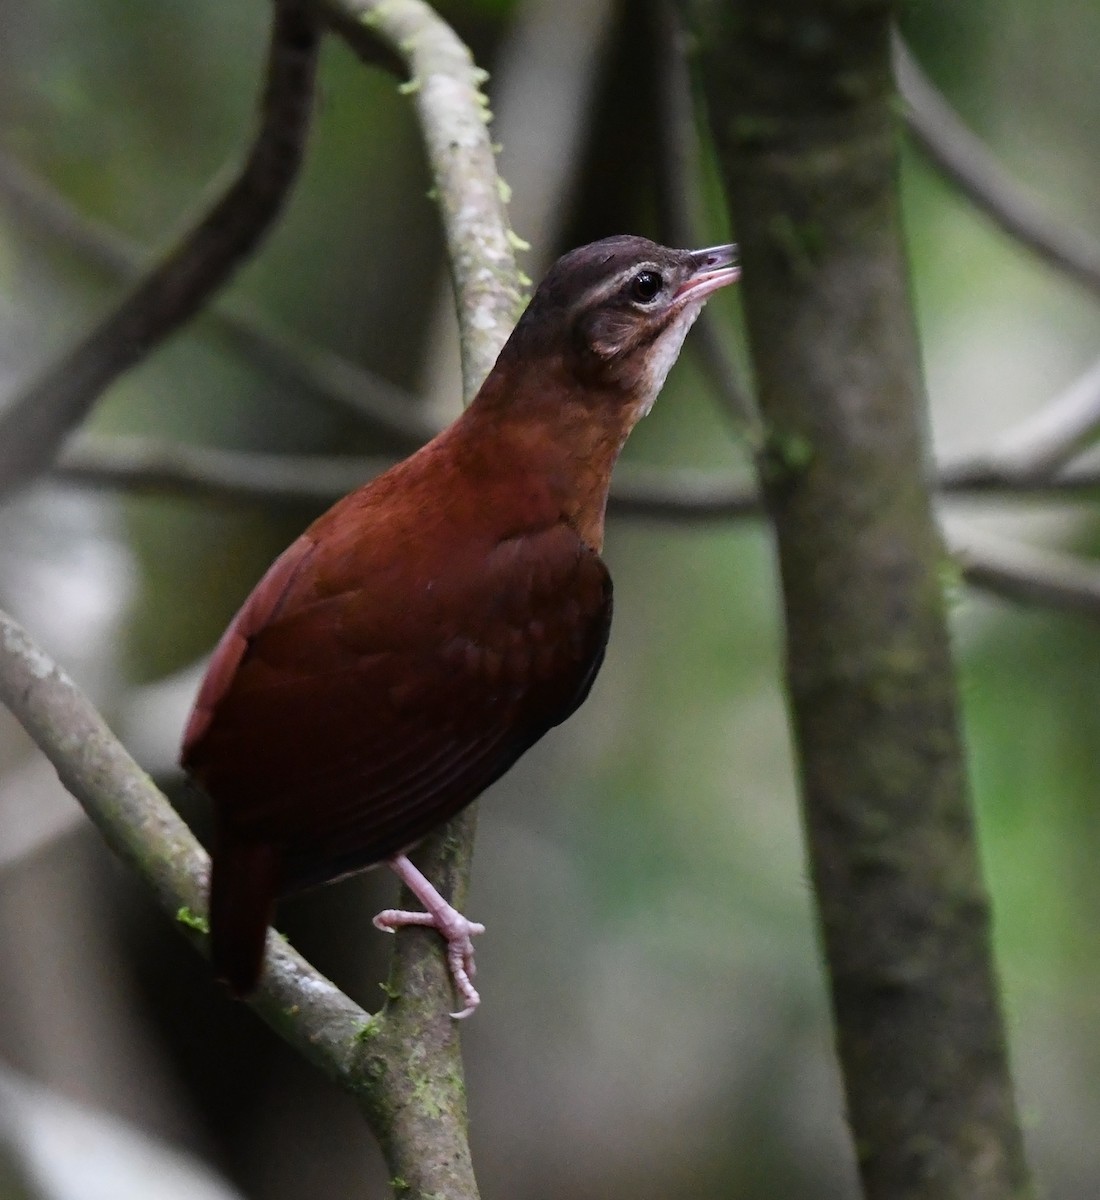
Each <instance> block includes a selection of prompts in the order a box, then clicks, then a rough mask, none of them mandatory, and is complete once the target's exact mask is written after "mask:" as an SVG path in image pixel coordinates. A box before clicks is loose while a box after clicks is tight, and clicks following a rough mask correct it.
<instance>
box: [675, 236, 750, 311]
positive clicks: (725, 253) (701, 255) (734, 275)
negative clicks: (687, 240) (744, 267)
mask: <svg viewBox="0 0 1100 1200" xmlns="http://www.w3.org/2000/svg"><path fill="white" fill-rule="evenodd" d="M691 260H692V264H693V266H694V268H695V269H694V272H693V274H692V275H691V276H689V278H688V279H687V280H685V281H684V282H683V283H682V284H681V285H680V286H679V288H677V290H676V296H675V299H676V300H681V301H682V300H687V299H691V300H693V301H694V300H703V299H705V298H706V297H707V296H709V295H710V294H711V292H716V291H717V290H718V289H719V288H721V287H725V286H726V284H727V283H736V282H737V280H738V279H740V278H741V268H740V266H738V263H737V246H736V245H735V244H734V243H732V242H731V243H730V244H729V245H726V246H708V247H707V248H706V249H705V250H693V251H692V252H691Z"/></svg>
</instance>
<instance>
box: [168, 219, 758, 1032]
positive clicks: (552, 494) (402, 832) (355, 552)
mask: <svg viewBox="0 0 1100 1200" xmlns="http://www.w3.org/2000/svg"><path fill="white" fill-rule="evenodd" d="M739 275H740V268H739V266H738V265H737V248H736V246H735V245H720V246H712V247H709V248H706V249H702V250H675V249H669V248H668V247H665V246H661V245H658V244H657V243H655V242H652V241H649V240H648V239H646V238H643V237H638V236H634V235H619V236H615V237H609V238H604V239H602V240H600V241H597V242H593V243H591V244H589V245H585V246H581V247H580V248H578V249H575V250H572V251H570V252H569V253H567V254H565V255H564V256H563V257H561V258H560V259H558V261H557V262H556V263H555V264H554V265H553V266H552V267H551V268H550V270H549V271H548V273H547V274H546V276H545V277H544V278H543V280H542V282H541V283H540V284H539V286H538V287H537V288H536V290H535V292H534V294H533V296H532V298H531V300H530V302H529V304H528V305H527V307H526V309H525V310H524V312H523V314H522V315H521V317H520V318H519V321H518V322H517V324H516V326H515V328H514V329H513V331H512V333H511V335H510V336H509V338H508V340H507V342H506V344H505V345H504V347H503V349H502V350H501V351H500V354H499V356H498V358H497V360H496V363H495V364H494V366H493V368H492V370H491V371H490V372H489V374H488V376H487V377H486V379H485V381H484V383H483V384H482V385H481V388H480V389H479V391H478V392H477V395H476V396H475V398H474V399H473V401H472V402H471V403H470V405H469V406H468V407H467V408H466V409H465V410H464V411H463V412H462V414H461V415H460V416H459V417H457V418H456V419H455V421H454V422H453V423H452V424H451V425H450V426H448V427H447V428H446V429H444V430H443V432H441V433H440V434H438V435H437V436H436V437H435V438H434V439H433V440H431V441H429V442H428V443H427V444H426V445H424V446H423V447H422V448H421V449H419V450H418V451H416V452H415V453H414V454H412V455H411V456H410V457H409V458H406V459H405V460H404V461H402V462H400V463H398V464H397V465H395V466H393V467H391V468H390V469H389V470H387V471H385V472H384V473H383V474H381V475H379V476H377V477H376V478H374V479H373V480H371V481H370V482H368V483H366V484H364V485H363V486H362V487H360V488H358V489H357V490H355V491H353V492H351V493H350V494H349V495H347V496H345V497H344V498H343V499H342V500H340V501H338V502H337V503H336V504H335V505H334V506H333V507H332V508H330V509H329V510H328V511H327V512H325V513H324V514H323V515H322V516H320V517H319V518H318V519H317V520H315V521H314V522H313V524H312V525H310V526H309V528H308V529H306V531H305V532H304V533H303V534H302V535H301V536H300V537H299V538H298V539H297V540H296V541H294V542H293V543H292V544H291V545H290V546H289V548H288V549H286V550H285V551H284V552H283V553H282V554H281V555H280V556H279V557H278V558H277V559H276V560H275V562H274V563H273V564H272V566H271V567H270V568H269V569H268V571H267V573H266V574H265V575H264V576H263V578H262V579H261V580H260V582H259V583H258V584H257V585H256V587H255V589H254V590H253V591H252V593H251V595H249V596H248V598H247V599H246V600H245V602H244V604H243V606H242V607H241V608H240V610H239V611H238V613H237V614H236V616H235V617H234V618H233V620H232V622H231V623H230V625H229V627H228V628H227V629H226V631H225V633H224V634H223V636H222V637H221V639H220V641H219V642H218V644H217V647H216V649H215V650H214V653H213V656H212V658H211V660H210V663H209V666H208V668H207V671H206V674H205V676H204V678H203V681H202V684H201V686H200V688H199V691H198V694H197V697H196V699H195V702H194V705H193V708H192V710H191V713H190V716H189V718H188V721H187V724H186V729H185V732H184V737H183V745H182V750H181V755H180V759H181V764H182V766H183V768H184V770H185V771H186V772H187V774H188V775H189V776H190V777H191V778H192V779H193V780H194V781H195V782H197V784H198V785H199V786H200V788H201V789H202V790H203V791H205V792H206V794H207V795H208V796H209V797H210V800H211V802H212V807H213V817H214V822H213V824H214V831H213V846H212V855H211V857H212V868H211V879H210V889H209V898H208V922H209V929H210V940H211V958H212V960H213V965H214V970H215V973H216V974H217V975H218V977H219V978H220V979H222V980H223V981H224V982H225V983H226V984H227V985H228V986H229V989H230V990H231V992H232V993H233V994H234V995H236V996H238V997H247V996H248V995H249V994H250V993H251V992H253V991H254V990H255V988H256V987H257V985H258V982H259V980H260V977H261V974H262V965H263V954H264V944H265V940H266V932H267V928H268V926H269V924H270V923H271V922H272V920H273V918H274V915H275V906H276V901H277V900H278V899H279V898H281V897H283V896H286V895H289V894H291V893H294V892H298V891H301V890H304V889H307V888H312V887H315V886H318V885H320V884H324V883H327V882H329V881H331V880H334V879H337V878H340V877H342V876H344V875H348V874H351V873H353V872H357V871H360V870H363V869H366V868H368V867H372V866H375V865H377V864H380V863H388V864H389V866H390V867H391V868H393V870H394V871H395V873H396V874H397V875H398V877H399V878H400V879H401V880H402V881H403V882H404V883H405V884H406V885H407V887H408V888H409V890H410V891H411V892H412V893H413V895H414V896H416V897H417V899H418V900H419V901H420V903H421V904H423V905H424V911H422V912H421V911H413V912H407V911H401V910H396V909H387V910H386V911H384V912H382V913H379V914H378V916H377V917H375V919H374V922H375V924H376V926H378V927H379V928H380V929H384V930H387V931H391V932H392V931H396V930H397V929H398V928H400V927H402V926H404V925H423V926H430V927H432V928H435V929H437V930H438V931H439V932H440V934H441V935H442V936H443V938H444V939H445V940H446V943H447V960H448V964H449V967H450V972H451V975H452V978H453V985H454V989H455V992H456V995H457V997H458V999H459V1001H460V1002H461V1004H462V1006H463V1007H462V1008H461V1010H460V1011H458V1012H454V1013H452V1014H451V1016H453V1017H455V1018H463V1017H466V1016H469V1015H470V1014H471V1013H472V1012H473V1011H474V1009H475V1008H476V1007H477V1005H478V1003H479V1001H480V996H479V993H478V991H477V989H476V988H475V987H474V985H473V982H472V979H473V976H474V974H475V962H474V951H473V943H472V937H473V936H475V935H477V934H479V933H482V932H483V931H484V926H483V925H481V924H480V923H479V922H475V921H471V920H469V919H468V918H467V917H465V916H464V915H463V914H462V913H460V912H458V910H457V909H455V908H454V907H453V906H452V905H451V904H450V903H449V902H448V901H447V900H445V899H444V897H443V896H442V895H441V894H440V893H439V892H438V891H437V890H436V888H435V887H434V886H433V885H432V883H431V882H430V881H429V880H428V879H427V878H426V877H425V876H424V875H423V873H421V872H420V871H419V870H418V868H417V867H415V866H414V864H413V863H412V862H411V860H410V859H409V858H408V852H409V851H410V850H411V849H413V848H414V847H415V846H416V845H417V843H418V842H419V841H421V840H422V839H423V838H424V837H425V836H426V835H427V834H428V833H429V832H430V831H431V830H433V829H434V828H436V827H437V826H438V825H440V824H442V823H443V822H444V821H446V820H448V819H449V818H450V817H452V816H454V815H455V814H456V813H458V812H459V811H460V810H461V809H462V808H464V807H465V806H466V805H468V804H469V803H471V802H472V801H473V800H474V799H476V798H477V797H478V796H479V795H480V794H481V793H482V792H484V791H485V790H486V788H488V787H489V786H490V785H491V784H492V783H494V782H495V781H496V780H497V779H499V778H500V777H501V776H502V775H503V774H504V773H505V772H506V771H507V770H508V769H509V768H510V767H511V766H512V765H513V764H514V763H515V762H516V760H517V759H518V758H519V757H520V756H521V755H522V754H524V753H525V752H526V751H527V750H528V749H529V748H530V747H531V746H532V745H534V743H535V742H537V741H538V740H539V739H540V738H541V737H542V736H543V735H544V734H545V733H547V732H548V731H549V730H550V729H552V728H553V727H554V726H556V725H559V724H561V722H563V721H564V720H565V719H566V718H567V717H569V716H570V715H571V714H572V713H573V712H574V711H575V710H576V709H577V707H578V706H579V705H580V704H581V703H583V701H584V700H585V698H586V697H587V695H588V693H589V690H590V688H591V687H592V683H593V680H594V679H595V677H596V674H597V672H598V671H599V669H600V666H601V664H602V662H603V659H604V651H605V647H606V645H607V640H608V634H609V631H610V626H611V613H612V585H611V577H610V575H609V573H608V570H607V567H606V565H605V564H604V562H603V559H602V558H601V556H600V555H601V550H602V548H603V540H604V517H605V511H606V507H607V498H608V489H609V486H610V480H611V473H612V468H613V467H614V465H615V462H616V460H617V458H618V456H619V452H620V451H621V449H622V447H623V444H624V443H625V441H626V439H627V436H628V434H629V433H630V431H631V430H632V429H633V427H634V426H635V424H636V423H637V421H638V420H639V419H640V418H641V417H643V416H644V415H645V414H646V413H648V412H649V410H650V408H651V407H652V405H653V402H654V400H655V399H656V397H657V394H658V392H659V391H660V390H661V387H662V386H663V384H664V381H665V377H666V376H667V374H668V372H669V370H670V368H671V367H672V365H673V363H674V362H675V360H676V358H677V356H678V354H679V352H680V348H681V346H682V345H683V342H684V338H685V337H686V335H687V332H688V330H689V328H690V327H691V325H692V323H693V322H694V321H695V319H696V317H697V316H698V315H699V312H700V311H701V309H702V307H703V305H704V303H705V301H706V299H707V297H708V296H710V295H711V294H712V293H713V292H715V291H716V290H717V289H718V288H721V287H723V286H725V285H727V284H730V283H732V282H734V281H735V280H736V279H737V278H738V277H739Z"/></svg>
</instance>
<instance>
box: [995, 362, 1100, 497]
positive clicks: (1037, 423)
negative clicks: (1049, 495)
mask: <svg viewBox="0 0 1100 1200" xmlns="http://www.w3.org/2000/svg"><path fill="white" fill-rule="evenodd" d="M1098 432H1100V360H1098V361H1096V362H1095V363H1093V364H1092V366H1091V367H1089V368H1088V370H1087V371H1085V372H1084V373H1083V374H1082V375H1080V376H1078V378H1077V379H1075V380H1074V381H1073V383H1071V384H1070V385H1069V387H1067V388H1066V389H1065V390H1064V391H1063V392H1061V393H1059V395H1057V396H1055V397H1054V399H1053V400H1050V401H1048V402H1047V403H1046V404H1044V405H1043V407H1042V408H1040V409H1039V411H1038V412H1036V413H1034V414H1033V415H1032V416H1030V417H1027V418H1026V419H1025V420H1023V421H1021V422H1020V423H1019V424H1018V425H1016V426H1014V427H1013V428H1012V429H1010V430H1008V432H1007V433H1005V434H1003V435H1002V436H1001V437H1000V438H998V439H997V441H996V442H995V443H994V445H993V447H992V449H991V450H989V451H988V452H986V453H984V454H981V455H978V456H976V457H975V459H974V461H973V463H972V466H973V467H974V468H975V469H979V468H980V467H982V466H984V467H985V469H986V470H988V471H992V472H994V473H995V474H998V475H1000V476H1002V477H1008V478H1016V479H1020V480H1024V479H1032V480H1035V479H1044V478H1049V477H1050V476H1052V475H1053V474H1054V473H1055V472H1057V471H1058V470H1059V469H1060V468H1061V467H1063V466H1065V464H1066V463H1068V462H1070V461H1071V460H1072V459H1073V458H1074V457H1075V456H1076V455H1078V454H1079V453H1080V452H1081V451H1082V450H1084V449H1086V448H1087V447H1088V446H1089V445H1090V444H1091V443H1092V442H1093V441H1094V439H1095V438H1096V435H1097V433H1098Z"/></svg>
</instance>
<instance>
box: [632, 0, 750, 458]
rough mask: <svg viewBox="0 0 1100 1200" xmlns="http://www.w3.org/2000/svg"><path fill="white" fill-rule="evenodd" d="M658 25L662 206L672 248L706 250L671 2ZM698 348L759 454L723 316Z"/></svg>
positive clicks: (682, 44) (681, 44) (710, 322)
mask: <svg viewBox="0 0 1100 1200" xmlns="http://www.w3.org/2000/svg"><path fill="white" fill-rule="evenodd" d="M650 8H651V10H652V14H653V20H654V22H655V24H656V27H657V28H656V37H655V39H654V40H655V42H656V47H657V51H658V55H659V61H658V63H657V71H658V84H659V116H660V127H659V129H658V131H657V132H658V135H659V143H658V144H659V146H660V150H661V159H662V161H661V169H660V171H659V172H658V183H659V193H658V195H659V200H660V202H661V205H662V207H663V209H664V217H663V219H664V224H665V225H666V226H667V230H668V233H667V240H668V243H669V245H672V246H700V245H703V244H704V242H705V241H706V240H707V239H706V237H705V236H704V235H703V233H702V230H703V229H704V228H705V227H706V223H705V219H704V218H705V210H706V206H705V204H704V202H703V195H702V189H701V187H700V174H701V172H700V158H701V152H700V148H699V130H698V121H697V114H696V111H695V102H694V97H693V96H692V88H691V76H690V74H689V72H688V64H687V45H686V41H687V35H686V33H685V31H684V28H683V23H682V22H681V20H680V18H679V16H678V15H677V13H676V11H675V9H674V8H673V6H672V4H671V3H670V0H650ZM692 344H693V346H694V347H695V351H696V353H697V354H698V356H699V361H700V363H701V364H702V367H703V370H704V371H705V372H706V375H707V378H708V379H709V381H710V384H711V387H712V388H713V389H714V392H715V394H716V395H717V396H718V397H720V398H721V400H722V402H723V403H724V405H725V407H726V411H727V412H728V413H729V415H730V416H731V417H732V418H733V421H734V424H735V427H736V430H737V433H738V434H739V435H740V436H741V437H744V438H745V439H746V441H747V442H748V444H749V447H750V448H751V449H756V448H757V447H758V445H759V443H760V440H761V437H762V431H761V428H760V415H759V413H758V412H757V411H756V405H755V403H754V402H753V399H752V396H751V395H750V393H749V389H748V387H747V385H746V383H745V381H744V379H743V377H742V372H741V371H740V369H739V368H738V365H737V362H736V361H735V359H734V356H733V353H732V350H731V337H730V334H729V331H728V330H723V329H722V328H721V327H720V325H719V317H718V310H717V309H716V308H712V307H711V306H709V305H708V306H707V307H706V308H704V309H703V311H702V312H701V313H700V314H699V319H698V321H697V323H696V330H695V336H694V339H693V343H692Z"/></svg>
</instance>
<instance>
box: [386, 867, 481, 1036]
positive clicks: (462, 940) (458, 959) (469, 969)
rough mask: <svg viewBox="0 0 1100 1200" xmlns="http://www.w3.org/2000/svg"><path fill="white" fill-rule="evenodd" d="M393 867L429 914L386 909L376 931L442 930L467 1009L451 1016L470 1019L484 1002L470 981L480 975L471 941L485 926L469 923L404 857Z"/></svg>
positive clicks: (458, 989)
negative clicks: (405, 928) (411, 927)
mask: <svg viewBox="0 0 1100 1200" xmlns="http://www.w3.org/2000/svg"><path fill="white" fill-rule="evenodd" d="M390 866H391V867H392V868H393V870H394V872H395V873H396V874H397V875H398V877H399V878H400V879H401V881H402V882H403V883H404V884H405V886H406V887H407V888H408V889H409V891H411V892H412V893H413V895H414V896H416V897H417V899H418V900H420V902H421V903H422V904H423V905H424V907H425V908H426V909H427V910H428V911H427V912H408V911H406V910H404V909H400V908H387V909H385V910H384V911H383V912H380V913H379V914H378V915H377V916H376V917H375V918H374V925H375V928H377V929H381V930H383V931H385V932H386V933H395V932H396V931H397V930H398V929H399V928H400V927H401V926H403V925H419V926H422V927H430V928H432V929H438V930H439V933H440V935H441V936H442V937H443V938H444V939H446V942H447V965H448V966H449V967H450V970H451V978H452V979H453V980H454V985H455V991H456V992H457V993H458V995H459V997H460V998H461V999H462V1000H464V1001H465V1002H466V1007H465V1008H463V1009H462V1011H461V1012H453V1013H451V1016H452V1017H454V1019H455V1020H456V1021H461V1020H463V1019H464V1018H465V1017H468V1016H470V1014H471V1013H472V1012H473V1011H474V1010H475V1009H476V1008H477V1006H478V1005H479V1004H480V1003H481V997H480V996H479V995H478V992H477V988H475V987H474V985H473V983H472V982H471V980H472V979H473V977H474V976H475V975H476V974H477V964H476V963H475V961H474V944H473V941H472V940H471V939H472V938H473V937H474V936H475V935H476V934H479V933H484V932H485V926H484V925H482V924H481V923H480V922H479V921H470V920H468V919H467V918H466V917H464V916H463V915H462V913H460V912H459V911H458V909H457V908H455V907H454V906H453V905H451V904H448V903H447V901H446V900H444V899H443V897H442V896H441V895H440V894H439V892H437V891H436V889H435V888H434V887H433V886H432V884H431V883H430V882H429V881H428V879H427V878H425V876H424V875H423V874H421V872H420V871H418V870H417V868H416V867H414V866H413V864H412V863H411V862H410V861H409V860H408V859H407V858H406V857H405V856H404V855H403V854H402V855H399V856H398V857H397V858H393V859H391V860H390Z"/></svg>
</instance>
